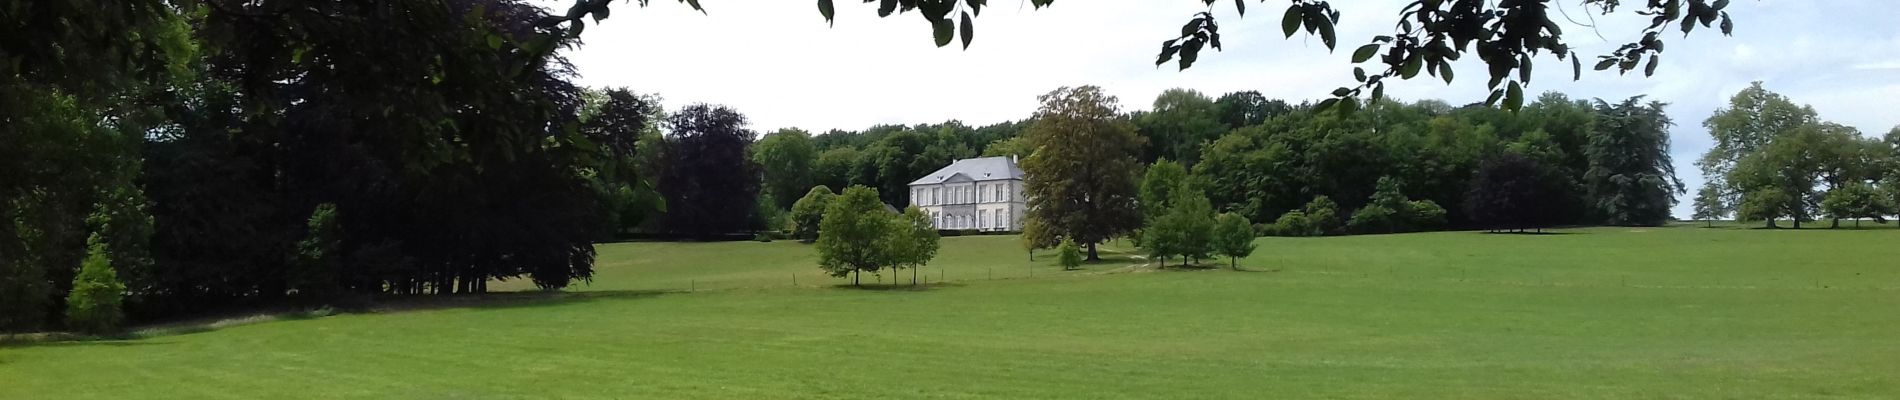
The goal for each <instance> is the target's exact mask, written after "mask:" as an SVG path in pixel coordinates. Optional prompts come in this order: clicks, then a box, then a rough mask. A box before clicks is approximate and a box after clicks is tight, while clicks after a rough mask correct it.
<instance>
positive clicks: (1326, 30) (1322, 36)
mask: <svg viewBox="0 0 1900 400" xmlns="http://www.w3.org/2000/svg"><path fill="white" fill-rule="evenodd" d="M1319 42H1320V44H1324V45H1326V50H1328V51H1330V50H1332V49H1333V48H1334V45H1336V44H1339V36H1337V35H1334V34H1333V23H1332V22H1331V21H1321V22H1320V23H1319Z"/></svg>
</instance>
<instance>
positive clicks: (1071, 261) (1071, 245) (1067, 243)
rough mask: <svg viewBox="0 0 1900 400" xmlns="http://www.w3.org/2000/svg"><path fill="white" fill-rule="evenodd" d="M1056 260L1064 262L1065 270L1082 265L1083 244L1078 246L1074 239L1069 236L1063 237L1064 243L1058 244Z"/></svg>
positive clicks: (1063, 267)
mask: <svg viewBox="0 0 1900 400" xmlns="http://www.w3.org/2000/svg"><path fill="white" fill-rule="evenodd" d="M1056 262H1057V263H1060V264H1062V269H1064V270H1074V269H1076V268H1079V267H1081V266H1082V248H1081V246H1076V245H1075V241H1074V240H1070V239H1067V238H1064V239H1062V244H1061V245H1058V246H1056Z"/></svg>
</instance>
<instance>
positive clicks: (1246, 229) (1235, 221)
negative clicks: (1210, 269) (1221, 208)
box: [1213, 213, 1254, 271]
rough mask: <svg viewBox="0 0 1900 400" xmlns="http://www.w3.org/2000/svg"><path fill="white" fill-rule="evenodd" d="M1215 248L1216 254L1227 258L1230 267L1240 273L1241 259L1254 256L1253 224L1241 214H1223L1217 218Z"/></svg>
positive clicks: (1214, 238) (1214, 236) (1215, 223)
mask: <svg viewBox="0 0 1900 400" xmlns="http://www.w3.org/2000/svg"><path fill="white" fill-rule="evenodd" d="M1213 248H1214V252H1215V253H1216V254H1219V255H1223V256H1227V258H1228V260H1229V262H1228V265H1229V266H1230V267H1231V268H1233V269H1234V270H1235V271H1239V270H1240V259H1241V258H1244V257H1247V256H1249V255H1252V254H1253V250H1254V243H1253V222H1251V221H1247V217H1244V216H1241V215H1240V214H1234V213H1222V214H1221V215H1220V217H1218V218H1215V222H1214V234H1213Z"/></svg>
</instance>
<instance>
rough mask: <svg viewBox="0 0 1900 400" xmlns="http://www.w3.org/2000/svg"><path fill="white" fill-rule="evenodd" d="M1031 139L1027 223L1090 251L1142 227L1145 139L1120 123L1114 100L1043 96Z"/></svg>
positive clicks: (1080, 93) (1096, 91)
mask: <svg viewBox="0 0 1900 400" xmlns="http://www.w3.org/2000/svg"><path fill="white" fill-rule="evenodd" d="M1038 99H1039V100H1041V101H1042V107H1041V108H1039V109H1038V110H1037V111H1036V118H1037V120H1036V123H1035V124H1034V125H1031V126H1030V127H1029V130H1028V132H1027V136H1028V138H1029V140H1030V142H1031V143H1032V144H1033V145H1034V146H1035V147H1036V148H1037V149H1038V150H1037V151H1036V155H1035V156H1032V157H1029V159H1027V160H1023V163H1022V168H1023V173H1024V174H1026V175H1027V176H1026V177H1025V180H1024V182H1023V186H1024V188H1023V191H1024V194H1026V195H1027V197H1029V204H1028V205H1029V213H1028V215H1027V216H1026V217H1027V218H1028V219H1030V220H1034V221H1035V223H1036V224H1040V229H1046V230H1047V232H1048V233H1051V234H1054V235H1056V236H1059V237H1062V238H1064V239H1069V240H1074V241H1075V242H1076V243H1080V244H1082V245H1084V246H1086V247H1088V259H1089V260H1091V261H1095V260H1100V259H1101V258H1100V256H1099V254H1097V252H1096V245H1097V244H1098V243H1101V242H1102V241H1104V240H1108V238H1111V237H1115V236H1117V235H1121V234H1125V233H1128V232H1130V231H1133V230H1135V229H1137V228H1139V227H1140V226H1141V210H1140V201H1139V200H1138V198H1137V196H1139V193H1138V184H1137V182H1136V177H1135V173H1136V172H1137V171H1139V169H1140V168H1141V166H1140V165H1139V164H1138V163H1136V162H1135V154H1136V153H1138V152H1139V151H1140V149H1141V145H1142V140H1141V137H1140V136H1138V135H1136V134H1135V127H1134V126H1133V124H1130V123H1129V122H1128V121H1127V120H1124V119H1122V118H1119V117H1117V115H1118V114H1119V113H1118V112H1117V111H1116V108H1117V107H1118V106H1117V104H1116V102H1115V97H1114V96H1109V95H1107V94H1104V93H1102V89H1101V88H1099V87H1094V86H1082V87H1075V88H1070V87H1063V88H1058V89H1056V90H1054V91H1051V92H1049V93H1048V94H1044V95H1042V96H1040V97H1038Z"/></svg>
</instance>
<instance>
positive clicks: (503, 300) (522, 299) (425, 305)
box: [363, 290, 687, 313]
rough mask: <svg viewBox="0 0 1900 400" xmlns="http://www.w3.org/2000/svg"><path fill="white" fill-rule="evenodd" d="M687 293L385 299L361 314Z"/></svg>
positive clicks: (539, 293)
mask: <svg viewBox="0 0 1900 400" xmlns="http://www.w3.org/2000/svg"><path fill="white" fill-rule="evenodd" d="M676 293H687V291H683V290H599V291H584V292H559V291H523V292H496V293H483V294H459V295H442V296H414V297H391V298H384V299H382V300H381V301H379V302H378V303H377V304H376V305H374V306H371V307H368V308H367V309H365V310H363V311H365V312H368V313H383V312H403V311H427V310H445V309H458V308H477V309H507V308H524V307H549V306H559V305H566V304H574V303H584V302H590V301H595V300H616V299H643V298H651V297H659V296H662V295H667V294H676Z"/></svg>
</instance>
